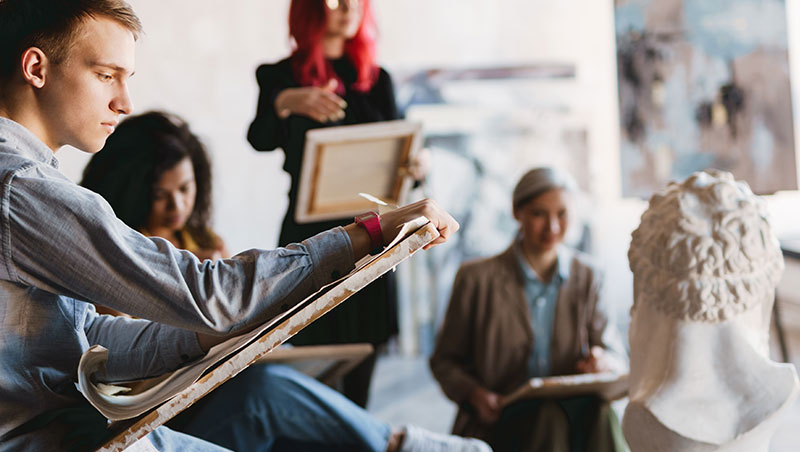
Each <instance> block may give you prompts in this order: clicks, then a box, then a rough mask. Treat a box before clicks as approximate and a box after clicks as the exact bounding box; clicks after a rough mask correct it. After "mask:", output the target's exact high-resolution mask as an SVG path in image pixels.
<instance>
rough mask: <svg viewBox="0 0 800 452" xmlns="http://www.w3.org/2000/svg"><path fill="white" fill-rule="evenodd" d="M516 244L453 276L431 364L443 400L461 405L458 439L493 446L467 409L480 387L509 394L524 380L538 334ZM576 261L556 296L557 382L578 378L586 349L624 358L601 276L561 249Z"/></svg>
mask: <svg viewBox="0 0 800 452" xmlns="http://www.w3.org/2000/svg"><path fill="white" fill-rule="evenodd" d="M513 246H514V245H512V246H511V247H509V249H508V250H506V251H505V252H504V253H502V254H500V255H498V256H494V257H491V258H488V259H483V260H478V261H474V262H469V263H465V264H464V265H462V266H461V268H460V269H459V271H458V273H457V274H456V278H455V281H454V283H453V291H452V294H451V297H450V305H449V306H448V309H447V314H446V316H445V319H444V323H443V325H442V328H441V330H440V331H439V336H438V338H437V342H436V347H435V349H434V352H433V355H432V356H431V359H430V365H431V370H432V371H433V375H434V377H435V378H436V380H437V381H438V382H439V384H440V385H441V387H442V390H443V391H444V393H445V394H446V395H447V397H449V398H450V399H451V400H453V401H454V402H456V403H457V404H458V405H459V410H458V414H457V416H456V420H455V423H454V425H453V433H455V434H458V435H464V436H473V437H477V438H482V439H488V438H489V436H490V434H491V426H488V425H485V424H482V423H481V422H480V421H479V419H478V417H477V415H476V414H474V413H473V411H472V409H471V407H470V406H469V403H468V398H469V394H470V392H471V391H472V389H473V388H474V387H475V386H476V385H480V386H483V387H484V388H487V389H490V390H492V391H494V392H497V393H499V394H508V393H510V392H511V391H513V390H514V389H516V388H517V387H518V386H520V385H521V384H522V383H524V382H525V381H526V380H527V372H528V358H529V356H530V355H531V352H532V350H533V337H534V336H533V329H532V326H531V322H530V313H529V308H528V304H527V303H526V301H525V292H524V282H523V281H524V279H523V275H522V270H521V269H520V267H519V261H518V260H517V256H516V254H515V251H514V248H513ZM562 251H563V252H562V253H560V256H561V257H560V258H568V259H570V260H571V265H570V272H569V278H568V279H567V280H566V281H565V282H564V283H563V284H562V286H561V289H560V290H559V293H558V301H557V304H556V312H555V320H554V322H555V325H554V328H553V337H552V340H551V343H550V369H551V372H552V374H553V375H564V374H572V373H575V372H576V369H575V364H576V363H577V362H578V360H579V359H580V358H581V353H582V349H583V348H584V346H583V345H582V344H587V345H588V346H593V345H599V346H602V347H604V348H606V349H607V350H608V351H609V352H611V353H613V354H615V355H617V356H618V357H619V358H621V359H623V360H626V359H625V358H624V356H625V351H624V347H623V345H622V341H621V339H620V335H619V333H618V332H617V331H616V328H613V326H612V325H611V323H610V322H609V317H608V310H607V306H606V305H605V303H602V302H601V298H602V297H601V292H602V287H601V286H602V277H601V275H600V273H599V272H598V270H597V269H596V268H595V267H594V266H593V265H592V264H590V262H589V260H588V257H587V256H585V255H583V254H580V253H578V252H575V251H572V250H562Z"/></svg>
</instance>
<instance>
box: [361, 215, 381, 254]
mask: <svg viewBox="0 0 800 452" xmlns="http://www.w3.org/2000/svg"><path fill="white" fill-rule="evenodd" d="M355 222H356V224H357V225H359V226H361V227H363V228H364V229H366V230H367V234H369V241H370V247H371V249H372V251H370V254H378V253H380V252H381V250H383V231H382V230H381V217H379V216H378V214H377V213H375V212H367V213H362V214H361V215H358V216H357V217H356V218H355Z"/></svg>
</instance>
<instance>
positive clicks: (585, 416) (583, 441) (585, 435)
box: [559, 395, 627, 452]
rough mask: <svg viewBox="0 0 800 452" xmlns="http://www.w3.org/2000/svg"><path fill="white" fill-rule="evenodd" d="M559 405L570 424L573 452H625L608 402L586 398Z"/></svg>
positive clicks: (592, 397)
mask: <svg viewBox="0 0 800 452" xmlns="http://www.w3.org/2000/svg"><path fill="white" fill-rule="evenodd" d="M559 405H560V406H561V408H562V409H563V410H564V413H565V414H566V416H567V419H568V420H569V429H570V443H571V450H572V451H573V452H583V451H587V450H591V451H597V452H615V451H625V450H626V449H627V446H626V445H625V442H624V440H623V438H622V429H621V428H620V427H619V421H618V419H617V415H616V413H614V410H613V409H612V408H611V404H610V403H609V402H608V401H606V400H603V399H601V398H600V397H597V396H592V395H589V396H579V397H570V398H566V399H562V400H561V401H559Z"/></svg>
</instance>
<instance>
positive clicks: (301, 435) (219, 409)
mask: <svg viewBox="0 0 800 452" xmlns="http://www.w3.org/2000/svg"><path fill="white" fill-rule="evenodd" d="M201 402H202V403H201V404H200V405H199V406H197V407H193V408H192V409H191V410H192V411H191V413H187V414H188V416H187V417H186V418H184V419H181V420H180V422H179V423H175V424H171V425H172V426H173V427H174V428H176V429H177V430H180V431H183V432H186V433H188V434H190V435H192V436H197V437H199V438H203V439H206V440H208V441H211V442H213V443H215V444H219V445H222V446H225V447H228V448H230V449H233V450H241V451H244V450H246V451H268V450H270V447H272V444H273V442H274V441H275V440H276V439H277V438H285V439H288V440H293V441H301V442H305V443H319V444H325V445H331V446H349V447H350V448H351V450H365V451H378V452H383V451H385V450H386V445H387V441H388V439H389V435H390V434H391V429H390V428H389V426H388V425H386V424H385V423H383V422H380V421H378V420H377V419H375V418H374V417H373V416H371V415H370V414H369V413H367V412H366V411H364V410H363V409H361V408H360V407H358V406H356V405H355V404H353V403H352V402H351V401H349V400H348V399H347V398H345V397H344V396H342V395H341V394H339V393H338V392H336V391H334V390H333V389H331V388H329V387H327V386H325V385H324V384H322V383H320V382H318V381H317V380H315V379H313V378H310V377H308V376H306V375H304V374H301V373H300V372H297V371H296V370H294V369H292V368H290V367H287V366H283V365H266V366H265V365H256V366H252V367H250V368H248V369H247V370H245V371H244V372H242V373H241V374H240V375H238V376H236V377H235V378H233V379H232V380H230V381H229V382H227V383H225V384H224V385H222V386H221V387H219V388H218V389H217V390H215V391H214V392H212V393H211V394H209V395H208V396H207V397H205V398H204V399H203V400H202V401H201Z"/></svg>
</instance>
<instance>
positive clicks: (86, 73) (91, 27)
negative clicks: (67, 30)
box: [38, 18, 135, 152]
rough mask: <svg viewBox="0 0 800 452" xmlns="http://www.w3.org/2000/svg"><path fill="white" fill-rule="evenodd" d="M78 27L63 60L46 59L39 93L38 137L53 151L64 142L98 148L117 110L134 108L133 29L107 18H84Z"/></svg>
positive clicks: (113, 124) (110, 129)
mask: <svg viewBox="0 0 800 452" xmlns="http://www.w3.org/2000/svg"><path fill="white" fill-rule="evenodd" d="M80 27H81V28H80V31H79V33H78V36H77V37H76V38H75V42H74V43H73V45H72V47H71V49H70V50H69V51H68V54H67V57H66V58H65V59H64V61H62V62H61V63H59V64H54V63H52V61H51V62H50V63H49V65H48V71H47V73H46V76H45V83H44V86H43V87H42V88H41V89H40V90H39V93H38V96H39V98H38V100H39V102H40V104H39V105H40V107H41V110H42V113H43V117H44V123H45V130H44V135H45V136H43V137H40V138H42V139H43V140H44V141H45V144H47V145H48V146H49V147H50V148H51V149H53V150H54V151H55V150H57V149H58V148H60V147H61V146H63V145H67V144H68V145H71V146H74V147H76V148H78V149H81V150H83V151H86V152H97V151H99V150H100V149H102V148H103V145H104V144H105V141H106V138H108V136H109V135H111V133H112V132H113V131H114V127H116V125H117V122H118V121H119V116H120V115H122V114H128V113H130V112H131V110H132V109H133V105H132V104H131V100H130V97H129V95H128V78H129V77H130V76H131V75H132V74H133V70H134V63H135V58H134V50H135V39H134V36H133V33H131V32H130V31H129V30H128V29H126V28H125V27H123V26H122V25H120V24H119V23H117V22H115V21H113V20H110V19H105V18H98V19H87V20H85V21H84V22H83V24H82V25H80Z"/></svg>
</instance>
